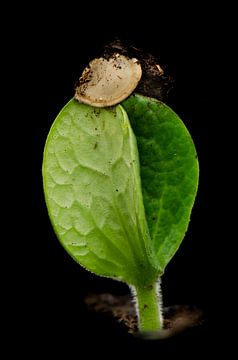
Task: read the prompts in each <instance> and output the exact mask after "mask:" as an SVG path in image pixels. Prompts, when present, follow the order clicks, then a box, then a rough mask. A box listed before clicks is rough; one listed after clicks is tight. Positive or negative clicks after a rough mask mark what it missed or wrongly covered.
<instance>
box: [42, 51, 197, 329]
mask: <svg viewBox="0 0 238 360" xmlns="http://www.w3.org/2000/svg"><path fill="white" fill-rule="evenodd" d="M114 61H117V62H118V61H122V62H123V64H124V63H125V64H124V65H125V69H126V71H125V74H124V73H123V71H121V68H120V66H117V65H118V63H117V65H116V66H114V65H115V64H114V63H113V62H114ZM95 64H96V65H98V64H99V68H100V71H99V72H98V69H96V70H95ZM100 64H102V66H103V71H102V68H101V65H100ZM107 65H108V66H109V67H107ZM124 65H123V66H124ZM105 66H106V67H105ZM96 68H97V66H96ZM113 69H114V70H115V69H119V70H120V71H121V72H120V76H119V77H118V79H119V80H118V81H119V82H120V84H119V86H117V84H115V83H114V84H111V85H110V86H111V87H110V89H111V90H110V91H109V92H108V91H107V81H105V76H106V77H107V78H109V82H110V76H109V75H110V73H111V72H113V71H114V70H113ZM115 71H117V70H115ZM85 74H86V78H87V81H86V82H83V80H82V79H83V77H85ZM98 74H100V76H97V75H98ZM105 74H106V75H105ZM108 74H109V75H108ZM128 74H129V75H128ZM116 75H117V74H113V75H112V79H113V81H116V80H115V79H117V76H116ZM128 76H129V82H128ZM83 77H82V78H81V82H80V84H79V87H78V88H77V89H76V99H77V100H76V99H71V100H70V101H69V102H68V103H67V104H66V105H65V107H64V108H63V109H62V110H61V112H60V113H59V115H58V116H57V118H56V120H55V121H54V123H53V125H52V127H51V130H50V132H49V135H48V138H47V141H46V145H45V150H44V161H43V182H44V192H45V199H46V203H47V207H48V212H49V216H50V219H51V222H52V225H53V227H54V230H55V232H56V234H57V237H58V239H59V240H60V242H61V244H62V245H63V247H64V248H65V250H66V251H67V252H68V253H69V254H70V255H71V256H72V257H73V259H74V260H75V261H77V262H78V263H79V264H80V265H82V266H83V267H85V268H86V269H87V270H90V271H92V272H94V273H95V274H98V275H101V276H106V277H110V278H114V279H117V280H120V281H123V282H125V283H127V284H128V285H129V286H130V288H131V289H132V292H133V294H134V297H135V301H136V305H137V313H138V327H139V330H140V331H153V330H160V329H162V328H163V317H162V305H161V291H160V289H159V288H160V278H161V276H162V274H163V273H164V270H165V267H166V265H167V264H168V263H169V261H170V260H171V258H172V257H173V255H174V254H175V252H176V251H177V249H178V248H179V245H180V244H181V242H182V240H183V238H184V235H185V232H186V230H187V227H188V223H189V219H190V215H191V210H192V206H193V204H194V200H195V196H196V192H197V186H198V160H197V155H196V150H195V147H194V144H193V141H192V138H191V136H190V134H189V132H188V130H187V129H186V127H185V125H184V124H183V122H182V121H181V120H180V118H179V117H178V115H176V114H175V113H174V111H173V110H172V109H171V108H169V107H168V106H167V105H166V104H164V103H163V102H161V101H158V100H156V99H153V98H149V97H145V96H142V95H139V94H137V93H136V92H135V93H133V94H131V93H132V91H133V90H134V89H135V88H136V85H137V83H138V82H139V80H140V77H141V70H140V67H139V64H138V62H137V61H136V59H132V60H125V59H124V58H123V57H120V56H119V55H117V54H116V55H115V56H114V58H113V59H111V60H108V59H107V60H102V59H97V60H94V62H93V65H92V64H91V66H89V67H88V68H87V70H86V72H84V74H83ZM102 78H103V79H104V80H103V82H101V81H102V80H101V79H102ZM120 78H125V79H126V81H122V80H121V79H120ZM95 79H96V80H95ZM125 79H124V80H125ZM94 80H95V81H94ZM106 80H107V79H106ZM87 83H88V84H89V87H87V85H85V84H87ZM95 84H96V85H95ZM100 84H101V85H102V84H103V86H100ZM90 86H91V87H92V88H93V87H94V86H96V87H98V89H99V90H98V89H97V91H96V93H95V92H94V91H91V89H90ZM105 88H106V90H105ZM82 89H83V90H82ZM112 89H114V90H112ZM117 89H119V92H117ZM113 91H115V92H116V93H115V96H114V95H113V94H114V93H113ZM85 99H86V100H85ZM124 99H125V100H124ZM79 101H80V102H79ZM107 101H108V103H107ZM118 102H119V103H118ZM112 105H113V106H112Z"/></svg>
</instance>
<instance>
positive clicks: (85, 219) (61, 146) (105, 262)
mask: <svg viewBox="0 0 238 360" xmlns="http://www.w3.org/2000/svg"><path fill="white" fill-rule="evenodd" d="M43 181H44V192H45V198H46V203H47V207H48V211H49V216H50V218H51V222H52V224H53V227H54V229H55V232H56V234H57V236H58V238H59V240H60V242H61V243H62V245H63V246H64V248H65V249H66V250H67V252H68V253H69V254H70V255H71V256H72V257H73V258H74V259H75V260H76V261H77V262H79V263H80V264H81V265H82V266H84V267H86V268H87V269H88V270H90V271H93V272H95V273H97V274H99V275H104V276H109V277H115V278H118V279H121V280H124V281H126V282H128V283H131V284H136V283H143V282H144V283H146V282H148V280H149V281H150V278H153V279H154V278H155V277H156V274H157V273H158V269H157V270H155V269H154V268H153V266H152V265H151V263H150V260H149V258H150V254H149V252H150V238H149V233H148V228H147V224H146V220H145V213H144V206H143V200H142V193H141V183H140V175H139V161H138V153H137V145H136V140H135V137H134V134H133V132H132V129H131V127H130V123H129V120H128V117H127V115H126V113H125V111H124V109H123V108H122V107H121V106H120V105H119V106H116V107H113V108H107V109H96V108H94V107H91V106H88V105H84V104H79V103H78V102H77V101H75V100H71V101H70V102H69V103H68V104H67V105H66V106H65V107H64V109H63V110H62V111H61V112H60V114H59V115H58V116H57V118H56V120H55V122H54V124H53V126H52V128H51V130H50V133H49V135H48V138H47V142H46V145H45V151H44V161H43Z"/></svg>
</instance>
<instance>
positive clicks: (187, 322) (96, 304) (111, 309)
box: [85, 294, 204, 339]
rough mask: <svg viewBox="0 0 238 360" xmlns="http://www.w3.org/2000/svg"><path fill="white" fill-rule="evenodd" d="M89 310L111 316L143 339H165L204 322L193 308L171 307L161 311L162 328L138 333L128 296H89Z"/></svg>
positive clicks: (200, 312) (201, 316) (133, 309)
mask: <svg viewBox="0 0 238 360" xmlns="http://www.w3.org/2000/svg"><path fill="white" fill-rule="evenodd" d="M85 303H86V304H87V306H88V307H89V309H91V310H93V311H96V312H103V313H105V315H106V316H113V317H114V318H115V319H116V320H117V321H119V322H120V323H121V324H122V326H123V327H125V328H126V329H127V331H128V332H129V333H132V334H133V335H135V336H137V337H140V338H143V339H165V338H168V337H171V336H173V335H176V334H178V333H180V332H181V331H184V330H186V329H188V328H191V327H194V326H198V325H201V324H202V323H203V322H204V319H203V313H202V311H201V310H200V309H198V308H197V307H195V306H189V305H173V306H169V307H165V308H164V309H163V316H164V328H163V330H160V331H156V332H148V333H147V332H146V333H144V332H143V333H140V332H139V331H138V324H137V316H136V311H135V306H134V304H133V301H132V298H131V297H130V296H129V295H123V296H115V295H112V294H91V295H88V296H87V297H86V298H85Z"/></svg>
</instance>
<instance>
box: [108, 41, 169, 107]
mask: <svg viewBox="0 0 238 360" xmlns="http://www.w3.org/2000/svg"><path fill="white" fill-rule="evenodd" d="M115 52H117V53H119V54H122V55H124V56H128V57H129V58H136V59H137V60H138V61H139V62H140V64H141V67H142V78H141V80H140V82H139V84H138V86H137V88H136V89H135V92H137V93H138V94H141V95H145V96H148V97H152V98H156V99H158V100H161V101H164V100H166V98H167V96H168V93H169V92H170V90H171V89H172V88H173V85H174V80H173V79H172V77H171V76H170V75H169V74H168V73H167V68H166V66H164V65H163V64H161V63H160V61H159V59H157V58H156V57H155V56H154V55H152V54H150V53H146V52H144V51H142V50H140V49H138V48H136V47H134V46H131V45H129V44H126V43H122V42H121V41H120V40H116V41H113V42H111V43H110V44H108V45H106V46H105V48H104V51H103V56H104V57H105V58H109V57H110V56H112V54H113V53H115Z"/></svg>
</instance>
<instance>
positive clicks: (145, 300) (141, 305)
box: [135, 282, 163, 331]
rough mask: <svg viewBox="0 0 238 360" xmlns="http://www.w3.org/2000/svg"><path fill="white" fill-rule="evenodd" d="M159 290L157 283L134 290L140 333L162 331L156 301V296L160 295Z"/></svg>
mask: <svg viewBox="0 0 238 360" xmlns="http://www.w3.org/2000/svg"><path fill="white" fill-rule="evenodd" d="M159 289H160V283H159V282H156V283H154V284H152V285H147V286H139V287H136V288H135V298H136V303H137V309H138V314H137V315H138V321H139V330H140V331H154V330H161V329H162V326H163V318H162V313H161V309H160V302H159V299H158V296H159V295H160V292H159ZM160 296H161V295H160ZM161 303H162V302H161Z"/></svg>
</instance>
